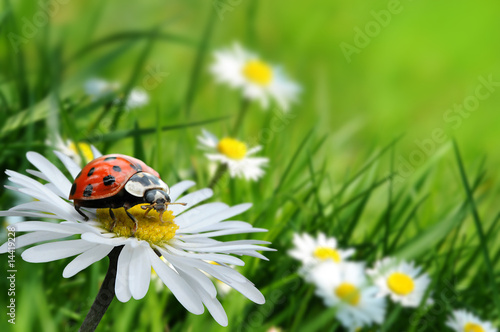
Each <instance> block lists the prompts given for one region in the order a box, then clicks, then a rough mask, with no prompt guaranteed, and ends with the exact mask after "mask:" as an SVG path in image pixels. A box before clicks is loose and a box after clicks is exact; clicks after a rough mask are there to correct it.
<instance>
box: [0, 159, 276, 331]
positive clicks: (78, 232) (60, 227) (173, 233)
mask: <svg viewBox="0 0 500 332" xmlns="http://www.w3.org/2000/svg"><path fill="white" fill-rule="evenodd" d="M55 153H56V155H57V157H58V158H59V159H60V160H61V162H62V163H63V164H64V166H65V167H66V169H67V170H68V172H69V173H70V174H71V176H72V178H75V177H76V176H77V175H78V174H79V173H80V172H81V167H80V166H79V165H77V164H76V163H75V162H74V161H73V160H72V159H71V158H70V157H68V156H66V155H65V154H63V153H61V152H58V151H55ZM94 155H95V157H99V156H100V153H99V152H98V151H96V150H95V151H94ZM27 159H28V160H29V161H30V163H31V164H32V165H33V166H35V167H36V168H37V170H36V171H31V170H30V171H29V173H30V174H32V175H33V176H35V177H37V178H40V179H43V180H44V181H46V182H47V183H46V184H42V183H41V182H40V181H39V180H36V179H34V178H32V177H30V176H26V175H23V174H20V173H17V172H15V171H11V170H7V171H6V174H7V175H8V177H9V181H10V182H12V183H13V184H15V185H16V187H13V186H9V187H7V188H8V189H10V190H14V191H17V192H19V193H22V194H25V195H27V196H29V197H31V198H32V199H34V200H33V201H30V202H28V203H24V204H21V205H19V206H14V207H12V208H11V209H9V210H8V211H1V212H0V216H20V217H34V218H48V217H51V218H53V219H55V220H59V221H60V222H57V223H54V222H43V221H25V222H19V223H16V224H14V225H13V226H12V227H15V230H16V232H28V233H26V234H23V235H19V236H17V237H16V249H20V248H22V247H25V246H30V245H33V244H36V245H35V246H33V247H31V248H28V249H26V250H24V251H23V252H22V254H21V257H22V258H23V259H24V260H25V261H27V262H32V263H43V262H50V261H55V260H59V259H63V258H68V257H75V256H76V257H75V258H74V259H73V260H72V261H71V262H70V263H69V264H68V265H67V266H66V267H65V269H64V271H63V277H64V278H70V277H72V276H74V275H75V274H77V273H78V272H80V271H82V270H84V269H86V268H87V267H88V266H90V265H92V264H93V263H95V262H97V261H100V260H101V259H103V258H104V257H106V256H107V255H109V256H110V261H111V257H115V258H114V260H113V261H114V264H117V270H116V283H115V285H114V288H111V289H114V292H115V294H116V297H117V299H118V300H119V301H120V302H127V301H129V300H130V299H131V298H134V299H141V298H143V297H144V296H145V295H146V293H147V291H148V289H149V284H150V282H151V269H152V268H153V269H154V271H155V272H156V274H157V276H158V278H159V279H160V280H161V281H162V282H163V283H164V284H165V285H166V286H167V287H168V289H169V290H170V291H171V292H172V294H173V295H174V296H175V298H176V299H177V300H178V301H179V302H180V303H181V304H182V305H183V306H184V307H185V308H186V309H187V310H188V311H190V312H192V313H194V314H197V315H199V314H202V313H203V311H204V306H205V307H206V308H207V309H208V311H209V312H210V314H211V315H212V316H213V317H214V319H215V320H216V321H217V322H218V323H219V324H220V325H223V326H226V325H227V324H228V318H227V315H226V313H225V311H224V308H223V307H222V305H221V304H220V302H219V301H218V299H217V288H216V287H215V286H214V284H213V283H212V281H211V280H210V278H209V277H207V276H206V275H205V274H204V273H203V272H205V273H207V274H209V275H211V276H212V277H213V278H216V279H218V280H220V281H222V282H224V283H226V284H227V285H229V286H230V287H232V288H233V289H235V290H237V291H238V292H240V293H241V294H243V295H244V296H245V297H247V298H248V299H250V300H251V301H253V302H255V303H259V304H262V303H264V302H265V299H264V296H263V295H262V294H261V292H260V291H259V290H258V289H257V288H256V287H255V286H254V285H253V284H252V283H251V282H250V281H249V280H248V279H246V278H245V277H244V276H243V275H241V274H240V273H238V272H237V271H236V270H234V269H232V268H231V267H230V265H235V266H242V265H244V264H245V263H244V262H243V261H242V260H241V259H240V258H238V257H235V256H232V255H238V256H242V255H246V256H252V257H257V258H261V259H266V258H265V257H264V256H263V255H262V254H260V253H259V252H258V251H273V250H274V249H271V248H266V247H262V246H260V245H262V244H269V242H266V241H260V240H235V241H225V242H224V241H218V240H216V239H215V238H216V237H218V236H223V235H232V234H244V233H255V232H265V231H267V230H265V229H261V228H254V227H253V226H252V225H250V224H249V223H246V222H243V221H226V220H227V219H229V220H231V218H233V217H234V216H236V215H239V214H241V213H243V212H245V211H246V210H248V209H249V208H250V207H251V204H248V203H247V204H239V205H236V206H232V207H230V206H228V205H226V204H224V203H221V202H212V203H206V204H201V205H200V204H199V203H201V202H203V201H205V200H207V199H209V198H210V197H212V195H213V192H212V190H210V189H201V190H197V191H194V192H192V193H189V194H186V195H183V196H181V195H182V194H183V193H184V192H185V191H187V190H188V189H189V188H191V187H192V186H194V185H195V183H194V182H192V181H182V182H180V183H177V184H175V185H173V186H172V187H171V188H170V194H169V196H170V198H171V200H172V202H182V203H183V204H184V203H185V204H186V206H184V205H172V206H169V209H168V210H167V211H165V213H163V214H162V215H159V214H158V212H156V211H155V210H153V211H151V212H149V214H145V213H144V209H143V208H142V207H143V206H144V205H141V204H139V205H136V206H134V207H132V208H130V209H129V210H128V213H130V214H131V215H133V216H134V217H135V218H136V219H137V220H138V223H137V224H135V223H134V222H133V221H132V220H131V219H130V217H129V215H127V212H125V210H124V209H115V210H114V218H112V217H111V215H110V213H109V209H108V208H102V209H91V208H82V209H83V210H84V212H85V214H86V216H87V217H89V220H88V221H84V217H83V216H82V215H80V214H79V213H78V212H77V211H76V210H75V208H74V204H73V202H70V201H68V197H69V194H70V190H71V187H72V182H71V181H70V180H68V179H67V178H66V176H65V175H64V174H63V173H62V172H61V171H60V170H59V169H58V168H57V167H56V166H55V165H53V164H52V163H51V162H50V161H49V160H47V159H46V158H45V157H43V156H42V155H40V154H38V153H35V152H28V153H27ZM160 218H161V219H160ZM75 237H76V238H75ZM55 240H57V241H55ZM47 241H48V242H47ZM51 241H53V242H51ZM8 245H9V243H8V242H7V243H4V244H3V245H2V246H0V253H6V252H7V251H8V249H9V247H8ZM113 255H114V256H113ZM159 256H161V257H162V258H160V257H159ZM208 260H210V261H214V262H217V265H214V264H210V263H208V262H207V261H208ZM110 264H111V263H110ZM110 270H114V268H113V269H110ZM103 285H104V283H103ZM106 291H108V290H106ZM98 296H99V295H98ZM108 297H109V296H108ZM102 314H104V312H102ZM86 321H87V320H86ZM84 323H85V321H84Z"/></svg>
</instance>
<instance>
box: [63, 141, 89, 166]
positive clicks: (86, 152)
mask: <svg viewBox="0 0 500 332" xmlns="http://www.w3.org/2000/svg"><path fill="white" fill-rule="evenodd" d="M68 148H69V149H70V150H71V151H73V152H74V153H75V154H78V149H80V151H82V154H83V156H84V157H85V160H86V161H87V162H88V161H91V160H93V159H94V154H93V153H92V149H91V148H90V145H89V144H87V143H78V148H77V147H76V144H75V143H74V142H71V143H69V146H68Z"/></svg>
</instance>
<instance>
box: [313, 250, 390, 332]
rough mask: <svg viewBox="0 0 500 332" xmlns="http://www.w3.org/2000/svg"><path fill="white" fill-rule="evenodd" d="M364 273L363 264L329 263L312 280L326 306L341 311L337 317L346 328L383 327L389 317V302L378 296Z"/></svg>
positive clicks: (317, 271)
mask: <svg viewBox="0 0 500 332" xmlns="http://www.w3.org/2000/svg"><path fill="white" fill-rule="evenodd" d="M364 270H365V268H364V264H361V263H354V262H343V263H339V264H337V263H334V262H333V261H332V260H328V261H325V262H323V263H321V264H318V265H316V266H315V267H313V268H312V270H311V271H310V275H309V277H308V279H309V280H311V281H312V282H313V283H314V284H315V286H316V295H318V296H319V297H321V298H322V299H323V302H324V303H325V305H326V306H327V307H336V308H337V310H336V312H335V315H336V317H337V319H338V320H339V321H340V322H341V323H342V325H343V326H344V327H346V328H350V327H353V326H356V327H362V326H369V325H371V324H373V323H378V324H381V323H382V322H383V320H384V317H385V312H386V302H385V298H382V297H378V296H377V291H378V290H377V287H375V286H373V285H370V284H369V282H368V280H367V278H366V276H365V272H364Z"/></svg>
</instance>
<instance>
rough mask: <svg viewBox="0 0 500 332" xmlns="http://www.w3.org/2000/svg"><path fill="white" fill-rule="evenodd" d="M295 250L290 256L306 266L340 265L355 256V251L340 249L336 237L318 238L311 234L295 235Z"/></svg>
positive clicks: (320, 235)
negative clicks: (331, 263) (329, 262)
mask: <svg viewBox="0 0 500 332" xmlns="http://www.w3.org/2000/svg"><path fill="white" fill-rule="evenodd" d="M293 244H294V248H293V249H291V250H290V251H289V252H288V254H289V255H290V256H292V257H293V258H295V259H297V260H299V261H301V262H302V264H303V265H304V266H310V265H316V264H319V263H322V262H325V261H332V262H335V263H340V262H343V261H345V260H346V259H347V258H349V257H350V256H352V255H353V254H354V252H355V251H354V249H339V248H338V247H337V240H336V239H335V238H334V237H327V236H326V235H325V234H324V233H319V234H318V236H317V237H316V238H314V237H312V236H311V235H309V234H306V233H303V234H294V235H293Z"/></svg>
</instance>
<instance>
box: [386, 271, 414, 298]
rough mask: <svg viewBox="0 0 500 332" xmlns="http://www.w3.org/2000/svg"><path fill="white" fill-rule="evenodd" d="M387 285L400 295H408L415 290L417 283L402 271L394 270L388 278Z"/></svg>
mask: <svg viewBox="0 0 500 332" xmlns="http://www.w3.org/2000/svg"><path fill="white" fill-rule="evenodd" d="M387 286H388V287H389V289H390V290H391V291H393V292H394V293H396V294H398V295H408V294H410V293H411V292H413V289H414V288H415V283H414V282H413V279H412V278H411V277H410V276H408V275H406V274H404V273H401V272H394V273H392V274H391V275H390V276H389V278H387Z"/></svg>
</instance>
